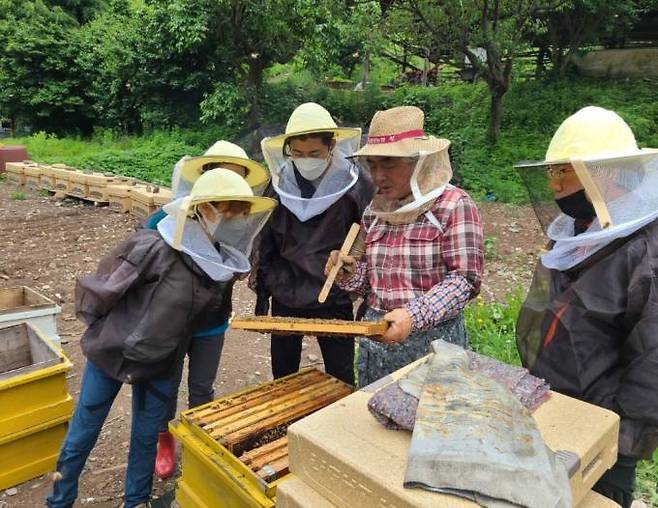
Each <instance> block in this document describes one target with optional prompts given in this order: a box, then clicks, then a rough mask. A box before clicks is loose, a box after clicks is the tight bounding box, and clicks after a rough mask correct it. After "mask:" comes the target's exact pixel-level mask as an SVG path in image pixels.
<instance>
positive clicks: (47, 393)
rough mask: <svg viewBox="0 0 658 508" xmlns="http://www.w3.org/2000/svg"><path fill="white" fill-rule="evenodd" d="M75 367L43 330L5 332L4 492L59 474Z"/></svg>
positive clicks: (1, 349)
mask: <svg viewBox="0 0 658 508" xmlns="http://www.w3.org/2000/svg"><path fill="white" fill-rule="evenodd" d="M71 366H72V365H71V363H70V362H69V360H68V359H67V358H66V357H65V356H64V354H63V353H62V351H61V350H60V349H59V348H57V347H55V346H54V344H52V342H50V340H49V339H48V338H47V337H46V336H45V335H44V334H43V333H42V332H41V331H40V330H39V329H38V328H36V327H33V326H32V325H29V324H27V323H21V324H18V325H13V326H9V327H7V328H2V329H0V407H1V408H2V411H0V464H2V467H0V489H5V488H8V487H11V486H12V485H17V484H18V483H21V482H24V481H26V480H29V479H30V478H34V477H36V476H39V475H42V474H44V473H47V472H49V471H53V470H54V468H55V462H56V460H57V454H58V452H59V447H60V445H61V442H62V439H63V438H64V435H65V434H66V428H67V424H68V421H69V419H70V418H71V413H72V411H73V399H72V398H71V396H70V395H69V394H68V392H67V389H66V371H67V370H68V369H70V368H71Z"/></svg>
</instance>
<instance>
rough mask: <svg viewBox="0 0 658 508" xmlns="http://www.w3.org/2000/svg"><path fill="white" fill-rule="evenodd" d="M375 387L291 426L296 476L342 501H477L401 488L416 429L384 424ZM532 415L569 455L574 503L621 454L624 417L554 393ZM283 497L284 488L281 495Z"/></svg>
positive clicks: (461, 504)
mask: <svg viewBox="0 0 658 508" xmlns="http://www.w3.org/2000/svg"><path fill="white" fill-rule="evenodd" d="M408 369H409V367H407V368H405V369H401V371H398V372H396V373H394V374H393V375H391V376H389V377H388V378H386V379H384V380H382V381H381V382H380V383H378V386H377V387H380V386H385V385H386V384H387V383H390V382H393V381H394V380H395V379H398V378H399V377H400V376H401V375H402V373H403V372H405V371H407V370H408ZM373 391H374V387H372V388H371V389H368V387H366V389H363V390H360V391H358V392H356V393H354V394H352V395H350V396H349V397H346V398H344V399H342V400H341V401H339V402H337V403H336V404H332V405H331V406H329V407H326V408H324V409H322V410H320V411H318V412H316V413H314V414H313V415H310V416H308V417H306V418H304V419H303V420H301V421H299V422H297V423H295V424H293V425H291V426H290V428H289V429H288V440H289V454H290V471H291V473H292V474H293V476H294V477H296V478H297V479H299V480H300V481H303V482H304V483H305V484H306V486H307V487H309V488H310V489H312V490H313V491H314V492H315V493H317V495H319V496H321V497H322V498H323V499H325V500H326V501H327V502H329V503H330V504H331V505H335V506H336V507H340V508H346V507H353V506H381V507H385V506H395V507H398V508H403V507H404V508H412V507H413V508H416V507H435V506H441V507H454V508H466V507H474V506H476V505H475V504H473V503H471V502H469V501H466V500H463V499H459V498H455V497H452V496H447V495H444V494H437V493H431V492H428V491H424V490H420V489H405V488H403V486H402V485H403V481H404V474H405V470H406V463H407V452H408V449H409V442H410V439H411V434H410V433H409V432H404V431H392V430H387V429H385V428H384V427H383V426H381V425H380V424H379V423H378V422H377V421H376V420H375V419H374V418H373V417H372V416H371V415H370V413H369V412H368V409H367V403H368V400H369V399H370V397H371V396H372V393H373ZM533 416H534V417H535V420H536V421H537V425H538V427H539V430H540V432H541V434H542V437H543V438H544V441H545V442H546V444H547V445H548V446H549V447H550V448H551V449H553V450H556V451H558V455H559V456H560V457H561V458H563V459H564V460H565V464H566V465H567V468H568V470H569V477H570V483H571V491H572V497H573V501H574V505H578V503H581V502H582V501H583V500H584V499H585V498H586V496H587V495H588V494H589V492H590V489H591V488H592V486H593V485H594V483H595V482H596V481H597V480H598V479H599V478H600V477H601V475H602V474H603V473H604V472H605V471H606V470H607V469H608V468H610V467H611V466H612V465H613V464H614V463H615V461H616V457H617V433H618V429H619V417H618V416H617V415H616V414H614V413H612V412H611V411H607V410H605V409H602V408H599V407H596V406H592V405H591V404H587V403H584V402H581V401H578V400H575V399H572V398H570V397H566V396H564V395H560V394H557V393H552V394H551V398H550V399H549V400H548V401H547V402H545V403H544V404H543V405H542V406H541V407H539V409H537V411H535V413H534V415H533ZM285 496H286V489H284V491H283V496H282V498H285ZM286 502H287V501H286ZM284 506H286V505H284ZM289 506H296V505H294V504H292V505H289ZM299 506H304V507H308V508H310V507H311V506H316V505H315V504H313V503H310V504H302V505H299Z"/></svg>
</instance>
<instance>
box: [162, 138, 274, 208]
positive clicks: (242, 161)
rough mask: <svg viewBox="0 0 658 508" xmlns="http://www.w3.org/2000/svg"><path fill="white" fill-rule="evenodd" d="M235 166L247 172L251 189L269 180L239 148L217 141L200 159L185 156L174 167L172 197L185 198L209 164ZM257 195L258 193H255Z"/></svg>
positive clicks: (256, 163) (257, 165)
mask: <svg viewBox="0 0 658 508" xmlns="http://www.w3.org/2000/svg"><path fill="white" fill-rule="evenodd" d="M222 162H224V163H230V164H237V165H239V166H242V167H244V168H245V169H246V170H247V174H246V175H245V180H246V181H247V183H248V184H249V186H250V187H251V188H252V189H260V188H261V187H264V185H265V184H266V183H267V181H268V180H269V174H268V173H267V170H266V169H265V168H264V167H263V166H262V165H261V164H259V163H258V162H256V161H254V160H251V159H250V158H249V156H248V155H247V152H245V151H244V150H243V149H242V148H241V147H239V146H238V145H236V144H234V143H230V142H228V141H224V140H219V141H217V142H216V143H215V144H214V145H212V146H211V147H210V148H208V150H206V153H205V154H203V155H202V156H200V157H190V156H187V155H186V156H185V157H183V158H182V159H180V160H179V161H178V162H177V163H176V165H175V166H174V171H173V173H172V177H171V189H172V191H173V194H174V197H175V198H176V199H177V198H181V197H183V196H187V195H188V194H189V193H190V192H191V190H192V186H193V185H194V182H196V181H197V179H198V178H199V177H200V176H201V174H202V172H203V167H204V166H205V165H206V164H210V163H222ZM255 193H256V194H258V191H257V190H256V191H255Z"/></svg>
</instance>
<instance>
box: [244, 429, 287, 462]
mask: <svg viewBox="0 0 658 508" xmlns="http://www.w3.org/2000/svg"><path fill="white" fill-rule="evenodd" d="M281 449H284V450H285V452H286V454H287V453H288V436H283V437H280V438H279V439H275V440H274V441H272V442H271V443H267V444H264V445H263V446H259V447H258V448H254V449H253V450H249V451H248V452H244V453H243V454H242V455H240V460H241V461H242V462H244V463H245V464H247V465H249V464H251V463H252V462H253V461H255V460H257V459H258V458H260V457H263V456H267V455H269V454H271V453H273V452H276V451H277V450H281Z"/></svg>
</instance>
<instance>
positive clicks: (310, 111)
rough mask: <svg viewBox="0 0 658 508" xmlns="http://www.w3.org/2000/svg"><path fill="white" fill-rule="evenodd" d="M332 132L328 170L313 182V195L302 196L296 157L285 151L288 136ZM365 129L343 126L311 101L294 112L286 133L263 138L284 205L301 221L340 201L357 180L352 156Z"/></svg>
mask: <svg viewBox="0 0 658 508" xmlns="http://www.w3.org/2000/svg"><path fill="white" fill-rule="evenodd" d="M319 132H331V133H332V134H333V135H334V140H335V142H336V145H335V147H334V149H333V151H332V154H331V159H330V160H329V165H328V167H327V169H326V171H325V172H324V173H323V175H322V176H321V177H319V178H318V179H317V180H314V181H313V182H309V183H311V184H312V185H313V186H314V187H315V192H314V194H313V196H312V197H310V198H304V197H302V190H301V189H300V186H299V183H298V180H297V179H298V178H302V177H301V175H296V174H295V167H294V163H293V160H292V158H290V157H289V156H287V155H286V154H284V147H285V142H286V139H287V138H289V137H291V136H299V135H304V134H313V133H319ZM360 143H361V129H357V128H341V127H338V126H337V125H336V122H334V120H333V118H331V115H330V114H329V112H328V111H327V110H326V109H324V108H323V107H322V106H320V105H319V104H315V103H312V102H307V103H305V104H302V105H301V106H299V107H297V108H296V109H295V111H293V113H292V114H291V115H290V118H289V120H288V124H287V125H286V131H285V134H281V135H279V136H273V137H268V138H265V139H263V141H262V142H261V148H262V151H263V157H265V161H266V162H267V165H268V167H269V169H270V172H271V174H272V187H273V188H274V190H275V191H276V193H277V194H278V196H279V199H280V200H281V204H282V205H283V206H285V207H286V208H287V209H288V210H290V211H291V212H292V213H293V214H294V215H295V216H296V217H297V218H298V219H299V220H300V221H302V222H306V221H307V220H309V219H311V218H312V217H315V216H317V215H320V214H321V213H323V212H324V211H325V210H327V209H328V208H329V207H330V206H331V205H333V204H334V203H335V202H336V201H338V200H339V199H340V198H341V197H342V196H343V195H344V194H345V193H346V192H348V191H349V190H350V189H351V188H352V187H353V186H354V185H355V184H356V182H357V180H358V178H359V171H358V168H357V167H356V165H355V164H354V162H353V161H352V160H351V159H349V157H350V156H352V155H353V154H354V152H356V151H357V150H358V149H359V145H360Z"/></svg>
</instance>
